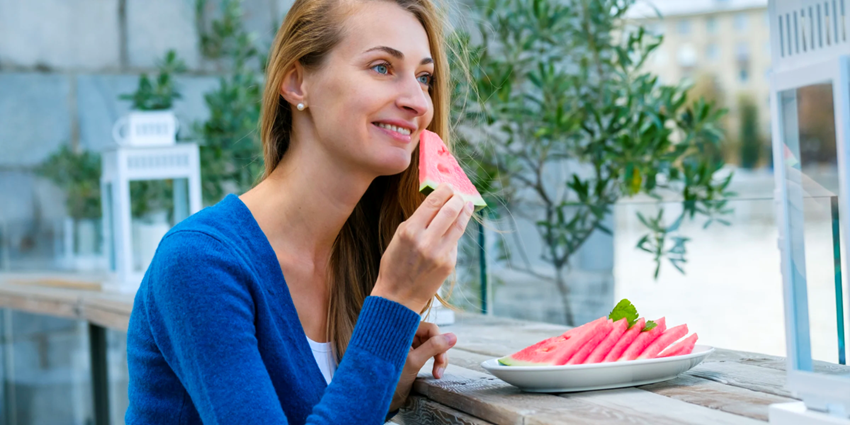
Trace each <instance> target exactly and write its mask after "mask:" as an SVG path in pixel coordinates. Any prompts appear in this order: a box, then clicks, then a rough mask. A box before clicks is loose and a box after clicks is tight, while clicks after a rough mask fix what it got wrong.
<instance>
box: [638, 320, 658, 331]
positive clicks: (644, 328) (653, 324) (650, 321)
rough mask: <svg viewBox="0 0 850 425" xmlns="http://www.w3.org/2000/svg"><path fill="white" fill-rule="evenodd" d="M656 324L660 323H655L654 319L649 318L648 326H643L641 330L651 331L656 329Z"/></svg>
mask: <svg viewBox="0 0 850 425" xmlns="http://www.w3.org/2000/svg"><path fill="white" fill-rule="evenodd" d="M656 326H658V323H655V322H653V321H652V320H649V321H647V322H646V326H644V327H643V330H642V331H641V332H649V331H651V330H653V329H655V327H656Z"/></svg>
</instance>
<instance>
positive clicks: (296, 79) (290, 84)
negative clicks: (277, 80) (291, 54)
mask: <svg viewBox="0 0 850 425" xmlns="http://www.w3.org/2000/svg"><path fill="white" fill-rule="evenodd" d="M280 95H281V96H283V98H284V99H286V101H287V102H289V103H291V104H295V105H297V104H299V103H307V102H306V90H305V84H304V67H303V66H301V63H300V62H298V61H296V62H295V65H294V66H293V67H292V68H291V69H290V70H289V71H288V72H287V73H286V75H284V77H283V83H281V85H280Z"/></svg>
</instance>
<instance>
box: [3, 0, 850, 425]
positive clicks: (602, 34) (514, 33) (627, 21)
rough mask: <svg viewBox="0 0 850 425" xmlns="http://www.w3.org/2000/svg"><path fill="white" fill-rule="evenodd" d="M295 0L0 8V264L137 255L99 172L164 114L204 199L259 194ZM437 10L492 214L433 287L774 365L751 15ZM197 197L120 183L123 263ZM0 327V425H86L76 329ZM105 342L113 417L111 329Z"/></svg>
mask: <svg viewBox="0 0 850 425" xmlns="http://www.w3.org/2000/svg"><path fill="white" fill-rule="evenodd" d="M291 3H292V1H291V0H242V1H238V0H0V199H2V200H3V202H0V275H4V276H6V278H7V279H9V278H17V277H20V276H28V275H40V276H49V277H54V278H56V279H60V278H62V277H67V276H71V277H73V276H86V277H88V278H89V279H90V280H95V281H97V280H98V279H100V278H104V279H106V276H109V275H110V273H111V272H112V271H113V270H114V269H115V268H116V267H117V266H116V264H117V262H118V260H116V258H118V257H117V256H116V255H117V254H116V250H121V249H123V248H121V247H126V246H128V245H121V244H117V243H116V242H115V237H116V235H115V234H112V229H114V227H112V224H113V222H112V220H117V219H118V211H115V209H114V208H113V207H112V205H113V203H112V202H113V199H111V198H109V197H111V196H112V195H111V194H112V193H113V192H111V190H112V186H110V185H111V184H116V183H115V182H114V181H111V182H107V183H105V186H102V183H103V182H102V179H103V178H104V174H103V170H107V169H113V168H110V167H116V165H115V162H114V159H110V156H109V155H110V152H112V153H114V152H117V150H118V146H119V142H121V141H122V140H125V139H126V138H127V137H129V128H130V126H133V125H134V124H133V120H134V119H135V118H132V117H131V115H132V114H135V113H140V112H165V113H166V114H167V115H168V116H170V117H174V118H176V122H177V123H178V124H168V123H169V122H171V121H168V119H171V118H166V121H164V122H165V123H166V124H162V125H165V126H166V127H167V128H168V129H169V130H168V131H170V132H171V133H172V138H173V140H175V141H176V144H175V146H181V145H183V146H197V147H198V148H197V152H198V154H197V155H198V158H199V162H198V164H197V165H198V169H197V173H199V175H200V182H199V190H200V196H201V198H200V199H201V204H202V206H209V205H212V204H214V203H216V202H218V201H219V200H220V199H222V198H223V197H224V196H225V195H226V194H228V193H242V192H244V191H246V190H247V189H248V188H250V187H251V185H252V184H253V183H254V182H255V181H256V178H257V176H258V175H259V173H260V172H261V170H262V157H261V150H260V144H259V140H258V137H257V132H256V130H255V128H256V124H257V119H258V117H259V100H260V93H261V92H262V87H263V84H264V82H263V72H264V66H265V59H266V55H267V53H268V50H269V47H270V43H271V41H272V38H273V36H274V34H275V32H276V30H277V27H278V26H279V24H280V22H282V20H283V17H284V16H285V14H286V12H287V10H288V9H289V7H290V6H291ZM445 3H446V4H448V6H449V8H448V12H449V16H450V18H451V19H450V20H451V22H452V23H453V25H454V28H455V32H452V33H451V36H450V42H451V45H452V46H453V53H452V55H451V59H452V71H453V76H454V78H455V85H454V87H455V98H454V99H455V102H454V105H453V120H454V141H455V152H456V155H457V156H458V158H459V160H460V161H461V163H462V165H464V167H465V168H466V169H467V171H468V173H469V175H470V177H471V178H472V179H473V181H474V182H475V183H476V185H477V186H478V188H479V190H480V191H481V192H482V193H483V194H484V195H485V197H486V199H487V201H488V203H489V205H490V208H488V209H486V210H484V211H483V213H482V214H481V216H480V218H481V224H480V225H479V224H476V223H473V224H472V225H470V228H469V230H468V232H467V235H466V236H465V237H464V239H463V241H462V246H461V250H460V258H459V260H458V270H457V276H456V281H455V284H454V285H453V286H452V285H449V284H447V285H445V287H444V291H443V295H445V296H447V297H448V298H449V301H450V302H451V303H452V304H453V305H455V306H457V307H459V308H462V309H464V310H467V311H472V312H481V313H484V314H490V315H496V316H504V317H512V318H518V319H525V320H534V321H544V322H551V323H560V324H569V325H577V324H581V323H585V322H587V321H590V320H593V319H596V318H598V317H600V316H602V315H606V314H607V313H608V312H609V311H610V309H611V308H612V307H613V306H614V305H615V304H616V302H617V301H618V300H620V299H622V298H628V299H630V300H631V301H632V302H633V303H634V304H635V305H636V306H637V308H638V310H639V312H640V314H641V315H642V316H645V317H647V318H648V319H657V318H659V317H662V316H665V317H666V318H667V321H668V323H674V324H678V323H687V324H688V325H689V327H690V329H691V330H692V331H696V332H698V333H699V336H700V342H701V343H705V344H708V345H713V346H717V347H723V348H730V349H736V350H743V351H753V352H759V353H764V354H772V355H784V353H785V332H784V325H783V317H784V316H783V304H782V278H781V273H780V266H779V250H778V249H777V237H778V228H777V223H776V218H775V208H776V207H775V204H774V200H773V197H774V177H773V172H772V171H773V161H772V153H771V152H772V151H771V148H770V134H771V122H770V98H769V74H770V71H771V45H770V41H769V38H770V37H769V33H770V21H769V17H768V12H767V1H766V0H689V1H682V0H652V1H638V2H634V1H608V0H562V1H556V0H548V1H537V0H535V1H532V0H491V1H484V0H465V1H458V2H445ZM842 4H843V3H842ZM842 10H843V8H842ZM464 64H466V66H464ZM464 71H468V72H464ZM798 95H799V99H798V101H799V105H800V113H799V115H800V116H799V120H800V127H801V137H802V139H804V140H806V141H807V143H806V145H805V147H804V150H803V152H801V155H802V156H803V158H802V160H803V163H804V165H805V166H806V167H807V168H806V170H807V174H809V175H812V176H815V180H817V181H820V182H827V183H823V185H824V186H825V187H826V188H827V189H828V191H827V192H826V193H825V194H824V195H823V196H821V197H815V198H812V199H811V200H810V201H811V204H812V206H811V210H807V211H814V213H813V214H812V215H807V220H812V221H811V223H812V224H811V229H814V230H812V231H811V232H808V233H807V235H806V237H807V239H806V240H807V243H808V249H809V250H810V253H811V254H810V257H807V261H809V258H811V261H810V262H809V263H807V264H809V265H810V268H809V285H810V286H809V297H810V304H811V305H817V306H821V307H823V308H812V310H811V314H812V318H811V319H812V325H811V334H812V345H813V357H814V358H815V359H818V360H824V361H830V362H837V361H838V355H837V353H838V342H837V341H838V338H837V337H836V333H837V332H838V329H837V325H836V321H837V320H840V319H838V318H837V317H838V316H839V315H840V314H841V313H842V312H840V311H837V309H836V291H835V287H834V278H835V272H836V271H835V268H834V267H833V256H834V255H836V251H835V250H836V249H838V248H836V247H835V246H836V245H835V244H834V242H835V241H834V237H835V236H834V235H833V222H835V220H836V216H835V214H836V213H835V212H834V211H833V209H832V208H831V205H832V204H831V202H832V198H834V196H833V195H832V194H831V193H837V192H838V190H837V169H836V166H835V164H836V160H835V158H836V149H835V128H834V121H833V119H832V113H833V111H832V106H831V105H832V103H831V96H832V91H831V87H829V86H824V87H819V86H814V87H810V88H807V89H806V90H803V91H800V92H799V93H798ZM142 115H143V114H142ZM142 115H138V116H142ZM133 116H136V115H133ZM169 126H170V127H169ZM110 164H111V165H110ZM178 165H179V164H178ZM163 166H165V165H163ZM189 168H191V167H188V168H187V169H189ZM188 172H190V173H191V172H194V171H191V170H190V171H188ZM187 182H188V185H187ZM829 182H834V184H833V183H829ZM191 186H192V183H191V179H190V178H189V177H186V178H176V177H168V178H157V177H156V176H154V175H152V176H151V178H149V179H148V178H139V179H137V180H134V181H132V182H130V183H129V203H128V204H127V205H124V206H122V207H121V208H124V209H127V210H128V211H127V213H128V214H129V216H130V217H131V220H130V221H129V222H128V227H127V228H126V230H125V231H126V233H127V234H128V235H129V238H130V240H131V242H130V244H131V245H129V246H131V247H132V249H131V251H129V252H125V254H126V255H129V256H130V257H131V258H129V260H128V261H130V264H131V266H129V267H130V270H131V271H132V272H136V273H141V272H144V270H145V269H146V268H147V264H148V263H149V262H150V259H151V258H152V256H153V253H154V251H155V249H156V246H157V243H158V242H159V239H160V238H161V237H162V235H163V234H165V232H167V231H168V229H169V228H171V227H172V226H173V225H174V224H175V223H176V222H178V221H180V220H181V219H182V218H184V217H185V216H186V215H187V214H188V213H190V212H191V208H188V207H186V206H185V205H183V204H187V202H188V201H187V197H191V195H187V194H190V193H191V192H192V191H193V189H192V187H191ZM104 197H106V200H105V199H104ZM116 205H117V204H116ZM807 225H808V223H807ZM130 252H131V254H130ZM845 286H846V285H845ZM89 289H91V288H89ZM95 289H97V288H95ZM844 290H845V291H846V290H847V288H846V287H845V288H844ZM844 310H845V311H844V312H843V315H844V316H843V317H850V315H848V312H847V311H846V306H845V308H844ZM448 326H450V325H448ZM0 329H2V332H0V335H1V336H2V339H1V340H0V341H1V342H2V352H0V361H2V367H0V378H2V381H3V386H2V388H1V389H0V390H2V395H3V400H4V409H3V414H2V415H0V424H2V425H7V424H8V425H12V424H30V423H33V424H36V423H49V424H64V423H68V424H86V423H94V422H93V419H92V418H93V412H92V411H91V410H92V409H91V407H90V406H91V405H92V402H91V397H92V396H91V373H90V372H91V370H90V364H91V362H90V358H89V344H90V342H91V341H90V340H89V334H88V328H87V324H86V323H85V322H78V321H73V320H65V319H59V318H53V317H48V316H41V315H35V314H30V313H22V312H18V311H14V310H10V309H4V310H3V311H2V316H0ZM447 330H450V329H448V327H447ZM106 343H107V347H108V355H107V357H106V359H107V364H108V369H109V377H110V378H109V379H110V382H109V391H110V397H109V400H110V401H109V402H110V404H111V406H110V411H111V415H112V418H111V422H112V423H116V424H117V423H123V414H124V411H125V410H126V403H127V401H126V399H127V396H126V387H127V371H126V355H125V349H126V334H124V333H122V332H119V331H113V330H108V331H107V332H106Z"/></svg>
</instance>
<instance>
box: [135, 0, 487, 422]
mask: <svg viewBox="0 0 850 425" xmlns="http://www.w3.org/2000/svg"><path fill="white" fill-rule="evenodd" d="M442 28H443V27H442V21H441V18H440V17H439V14H438V12H437V10H436V9H435V7H434V5H432V4H431V2H430V1H429V0H298V1H296V2H295V4H294V5H293V6H292V8H291V10H290V11H289V13H288V15H287V16H286V19H285V21H284V22H283V24H282V26H281V28H280V30H279V32H278V34H277V37H276V38H275V41H274V44H273V47H272V49H271V53H270V56H269V66H268V74H267V80H266V82H267V83H266V88H265V93H264V98H263V113H262V121H261V123H260V127H261V137H262V141H263V146H264V152H263V154H264V157H265V165H266V172H265V175H264V178H263V180H262V181H261V182H260V183H259V184H258V185H257V186H256V187H255V188H253V189H251V190H250V191H248V192H247V193H245V194H243V195H241V196H236V195H228V196H227V197H226V198H225V199H224V200H222V201H221V202H219V203H218V204H216V205H214V206H211V207H209V208H206V209H204V210H203V211H201V212H199V213H197V214H195V215H193V216H192V217H190V218H188V219H187V220H185V221H183V222H181V223H180V224H178V225H177V226H175V228H174V229H172V230H171V231H170V232H169V233H168V235H166V236H165V238H163V240H162V242H161V243H160V246H159V248H158V250H157V252H156V256H155V257H154V259H153V262H152V263H151V266H150V268H149V269H148V272H147V274H146V275H145V278H144V280H143V282H142V284H141V287H140V289H139V291H138V293H137V295H136V299H135V304H134V306H133V312H132V315H131V317H130V327H129V332H128V335H127V357H128V365H129V371H130V386H129V398H130V406H129V408H128V410H127V413H126V422H127V423H128V424H200V423H205V424H283V423H296V424H301V423H313V424H326V423H333V424H341V423H356V424H375V423H381V422H383V421H384V420H385V419H386V418H387V417H388V416H392V414H394V412H395V411H397V409H398V408H399V407H400V406H401V405H402V404H403V402H404V401H405V399H406V398H407V395H408V393H409V391H410V387H411V385H412V383H413V380H414V379H415V377H416V374H417V372H418V371H419V369H420V368H421V367H422V366H423V365H424V364H425V362H426V361H427V360H428V359H430V358H434V359H435V361H434V369H433V371H432V373H433V375H434V377H436V378H440V377H441V376H442V373H443V370H444V368H445V367H446V365H447V363H448V358H447V357H446V351H447V350H448V349H449V348H450V347H451V346H453V345H454V343H455V342H456V337H455V336H454V335H453V334H450V333H448V334H440V332H439V330H438V329H437V328H436V326H434V325H432V324H429V323H421V322H420V313H421V312H423V311H424V310H425V309H426V308H428V307H429V306H430V302H431V299H432V298H433V297H434V294H435V293H436V292H437V289H438V288H439V287H440V285H441V284H442V282H443V281H444V280H445V279H446V278H447V277H448V275H449V274H450V273H451V271H452V270H453V268H454V265H455V259H456V257H457V242H458V239H459V238H460V236H461V235H462V233H463V231H464V229H465V227H466V225H467V223H468V221H469V219H470V217H471V216H472V209H473V206H472V204H471V203H464V202H463V200H462V199H461V197H460V196H458V195H456V194H454V193H453V190H452V189H451V188H450V187H446V186H441V187H440V188H439V189H437V190H436V191H434V192H433V193H432V194H430V195H429V196H428V197H427V198H424V197H423V196H422V195H421V194H420V193H419V192H418V176H417V163H418V154H417V152H418V151H417V149H416V148H417V145H418V141H419V135H420V134H421V132H422V131H423V130H424V129H430V130H432V131H434V132H436V133H438V134H440V135H441V136H442V137H443V138H444V139H447V136H448V134H447V133H448V120H449V117H448V110H449V107H448V105H449V92H448V87H449V86H448V79H449V70H448V64H447V62H446V52H445V50H444V49H445V47H444V40H443V34H442ZM331 377H333V379H331ZM388 413H389V415H388Z"/></svg>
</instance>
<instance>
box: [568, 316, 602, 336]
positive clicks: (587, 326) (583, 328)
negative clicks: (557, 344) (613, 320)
mask: <svg viewBox="0 0 850 425" xmlns="http://www.w3.org/2000/svg"><path fill="white" fill-rule="evenodd" d="M605 320H608V319H606V318H605V317H600V318H598V319H596V320H594V321H592V322H587V323H585V324H583V325H581V326H577V327H575V328H572V329H570V330H568V331H566V332H564V335H572V334H574V333H578V332H584V331H586V330H588V329H590V328H592V327H594V326H596V325H597V324H598V323H600V322H603V321H605Z"/></svg>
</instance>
